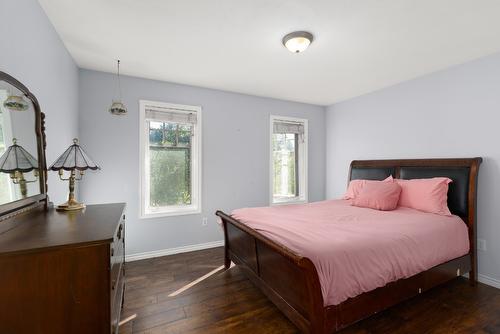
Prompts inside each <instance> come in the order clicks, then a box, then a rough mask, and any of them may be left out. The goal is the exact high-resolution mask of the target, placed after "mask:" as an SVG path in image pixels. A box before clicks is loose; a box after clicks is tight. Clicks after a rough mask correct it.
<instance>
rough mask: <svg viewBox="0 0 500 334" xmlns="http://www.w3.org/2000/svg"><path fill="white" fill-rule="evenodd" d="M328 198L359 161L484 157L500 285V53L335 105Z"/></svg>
mask: <svg viewBox="0 0 500 334" xmlns="http://www.w3.org/2000/svg"><path fill="white" fill-rule="evenodd" d="M326 124H327V168H326V170H327V176H326V184H327V198H336V197H339V196H340V195H341V194H342V193H343V192H344V190H345V186H346V180H347V172H348V166H349V163H350V161H351V160H353V159H381V158H432V157H474V156H482V157H483V158H484V162H483V164H482V166H481V169H480V173H479V174H480V176H479V186H478V190H479V194H478V237H479V238H481V239H484V240H486V245H487V250H486V251H485V252H483V251H480V252H479V271H480V273H481V274H482V276H481V277H482V279H483V280H484V281H488V282H489V283H490V284H496V285H497V286H499V287H500V239H499V236H500V211H499V210H498V206H499V204H498V201H499V198H500V147H499V143H500V131H499V124H500V54H496V55H493V56H489V57H486V58H483V59H480V60H477V61H473V62H469V63H466V64H463V65H460V66H456V67H453V68H450V69H448V70H445V71H441V72H437V73H434V74H431V75H427V76H424V77H421V78H418V79H415V80H412V81H408V82H405V83H402V84H399V85H396V86H393V87H390V88H387V89H384V90H381V91H378V92H375V93H372V94H368V95H365V96H361V97H358V98H354V99H351V100H348V101H345V102H341V103H338V104H335V105H332V106H330V107H328V108H327V116H326Z"/></svg>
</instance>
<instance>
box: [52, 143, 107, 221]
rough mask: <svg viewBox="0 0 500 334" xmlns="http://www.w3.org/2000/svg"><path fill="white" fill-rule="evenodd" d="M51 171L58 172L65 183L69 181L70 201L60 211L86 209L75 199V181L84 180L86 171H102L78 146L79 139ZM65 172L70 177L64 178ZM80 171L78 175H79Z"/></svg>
mask: <svg viewBox="0 0 500 334" xmlns="http://www.w3.org/2000/svg"><path fill="white" fill-rule="evenodd" d="M49 169H50V170H53V171H58V172H59V178H60V179H61V180H63V181H69V197H68V201H67V202H66V203H64V204H61V205H59V206H58V207H57V209H58V210H64V211H70V210H79V209H83V208H84V207H85V204H83V203H79V202H77V201H76V199H75V193H74V192H75V181H79V180H81V179H82V176H83V174H84V171H85V170H87V169H90V170H98V169H101V168H100V167H99V166H98V165H97V164H95V163H94V162H93V161H92V159H90V157H89V156H88V155H87V153H85V151H84V150H83V149H82V148H81V147H80V145H79V144H78V139H76V138H75V139H73V145H71V146H70V147H68V148H67V149H66V151H64V153H63V154H61V156H60V157H59V158H57V160H56V161H55V162H54V163H53V164H52V166H50V167H49ZM64 171H68V172H70V175H69V177H67V178H63V175H64ZM77 171H78V173H77Z"/></svg>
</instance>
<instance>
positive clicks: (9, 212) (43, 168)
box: [0, 71, 48, 221]
mask: <svg viewBox="0 0 500 334" xmlns="http://www.w3.org/2000/svg"><path fill="white" fill-rule="evenodd" d="M0 81H5V82H7V83H9V84H11V85H12V86H14V87H15V88H17V89H18V90H20V91H21V92H22V93H23V95H24V96H25V97H26V98H27V99H29V100H30V101H31V103H33V109H34V112H35V134H36V141H37V153H38V157H37V159H38V170H39V171H40V172H39V176H38V177H39V183H40V194H38V195H33V196H29V197H27V198H23V199H20V200H17V201H13V202H9V203H5V204H1V205H0V221H2V220H5V219H7V218H9V217H12V216H14V215H16V214H19V213H21V212H25V211H28V210H32V209H35V208H39V207H42V206H43V208H44V209H45V210H47V207H48V196H47V162H46V160H45V148H46V146H47V144H46V138H45V114H44V113H43V112H42V111H41V110H40V104H38V100H37V98H36V97H35V95H33V93H31V92H30V90H29V89H28V88H27V87H26V86H25V85H23V84H22V83H21V82H20V81H19V80H17V79H16V78H14V77H12V76H11V75H9V74H7V73H5V72H2V71H0Z"/></svg>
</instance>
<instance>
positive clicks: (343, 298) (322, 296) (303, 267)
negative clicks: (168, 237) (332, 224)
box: [216, 158, 482, 333]
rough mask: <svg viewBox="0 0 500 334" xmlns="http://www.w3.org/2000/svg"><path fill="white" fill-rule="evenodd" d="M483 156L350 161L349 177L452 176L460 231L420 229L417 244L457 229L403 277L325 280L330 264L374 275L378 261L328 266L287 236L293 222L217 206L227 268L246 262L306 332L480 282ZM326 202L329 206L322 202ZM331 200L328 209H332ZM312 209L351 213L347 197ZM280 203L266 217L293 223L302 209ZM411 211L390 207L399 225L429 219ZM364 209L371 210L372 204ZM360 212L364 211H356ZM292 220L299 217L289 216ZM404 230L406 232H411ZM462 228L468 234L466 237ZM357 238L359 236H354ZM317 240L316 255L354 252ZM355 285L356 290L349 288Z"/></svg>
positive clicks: (330, 329) (451, 198)
mask: <svg viewBox="0 0 500 334" xmlns="http://www.w3.org/2000/svg"><path fill="white" fill-rule="evenodd" d="M481 161H482V159H481V158H470V159H413V160H358V161H353V162H352V163H351V166H350V170H349V180H354V179H370V180H383V179H385V178H386V177H388V176H390V175H393V176H394V177H395V178H401V179H415V178H430V177H438V176H441V177H448V178H450V179H452V180H453V182H452V183H451V184H450V187H449V191H448V207H449V209H450V211H451V213H452V214H453V215H456V216H458V217H460V219H459V218H457V217H454V218H453V219H455V220H454V221H453V224H454V225H453V226H454V231H455V232H453V231H440V230H439V229H432V228H429V229H427V230H426V231H425V233H423V232H422V233H421V234H420V235H416V236H415V240H414V242H419V243H420V242H424V241H426V240H429V242H430V240H431V239H432V238H433V237H434V236H437V235H438V233H449V235H450V236H452V237H450V238H449V241H450V244H449V245H448V246H449V247H445V248H442V249H441V250H439V249H438V248H435V249H433V252H434V253H437V255H442V256H441V257H440V256H436V257H434V258H433V259H432V261H427V262H425V263H424V262H422V263H418V264H417V265H416V266H413V267H411V268H406V269H404V270H403V272H402V275H400V276H399V277H403V278H400V279H397V280H395V281H393V280H392V279H391V277H390V275H388V276H387V277H384V278H381V279H379V280H378V281H376V282H375V283H374V284H371V285H370V281H373V279H367V280H365V281H355V284H351V286H349V285H346V286H340V283H339V282H344V283H345V281H346V280H345V279H344V280H342V279H337V281H335V280H334V281H333V282H334V283H332V282H331V281H328V282H327V281H326V280H325V277H326V276H325V268H327V269H328V270H326V271H327V272H329V274H330V275H331V276H332V275H333V276H335V277H337V278H338V277H340V278H342V277H341V276H339V275H340V274H341V273H342V274H343V273H346V272H347V273H348V274H349V275H351V277H354V276H352V275H355V274H356V273H357V274H358V275H359V274H360V273H363V271H364V272H365V273H366V274H367V275H368V274H369V273H371V272H373V268H370V262H369V261H368V262H366V261H365V262H363V261H362V260H360V262H358V263H356V266H355V267H356V268H355V270H354V271H353V270H350V269H349V268H347V266H346V263H349V262H342V261H333V260H332V261H331V263H329V266H326V267H325V266H322V264H321V262H318V261H319V260H318V258H317V257H316V256H315V253H314V252H311V251H309V252H307V251H306V249H304V248H301V246H300V242H299V243H287V238H288V239H289V238H290V237H291V235H292V234H293V233H294V232H296V231H294V230H293V228H291V227H290V228H288V227H287V229H286V230H283V231H282V232H281V231H280V230H279V229H277V230H276V229H275V230H269V228H268V226H267V227H266V226H264V225H259V223H261V222H262V221H259V220H258V219H256V220H255V221H251V219H250V218H248V217H247V216H245V211H235V214H234V216H231V215H228V214H226V213H224V212H221V211H217V213H216V214H217V216H219V217H220V218H221V220H222V224H223V229H224V238H225V263H224V265H225V267H226V268H229V267H230V264H231V261H232V262H234V263H236V264H237V265H239V266H241V268H242V269H243V270H244V272H245V273H246V275H247V276H248V278H249V279H250V280H251V281H252V282H253V283H254V284H255V285H256V286H257V287H258V288H260V289H261V291H262V292H263V293H264V294H265V295H266V296H267V297H268V298H269V299H270V300H271V301H272V302H273V303H274V304H275V305H276V306H277V307H278V308H279V309H280V310H281V311H282V312H283V313H284V314H285V315H286V316H287V317H288V318H289V319H290V320H291V321H292V322H293V323H294V324H295V325H296V326H297V327H298V328H299V329H301V330H302V331H303V332H306V333H335V332H337V331H339V330H341V329H343V328H345V327H346V326H348V325H350V324H352V323H354V322H356V321H359V320H361V319H363V318H366V317H368V316H370V315H372V314H374V313H377V312H379V311H382V310H384V309H386V308H388V307H390V306H392V305H395V304H397V303H399V302H401V301H403V300H406V299H409V298H411V297H413V296H416V295H418V294H420V293H423V292H425V291H426V290H429V289H431V288H433V287H435V286H437V285H439V284H442V283H445V282H447V281H449V280H451V279H453V278H455V277H457V276H461V275H463V274H465V273H468V274H469V280H470V283H471V284H472V285H474V284H476V281H477V256H476V243H475V240H476V235H475V231H476V191H477V190H476V189H477V176H478V169H479V165H480V163H481ZM321 205H322V206H324V208H323V207H320V206H321ZM327 207H328V209H326V208H327ZM307 208H308V210H309V211H310V214H311V215H316V216H312V217H315V220H318V221H320V220H321V215H325V217H328V215H332V214H334V213H335V212H342V213H343V214H345V215H346V216H350V212H349V211H348V210H349V208H348V203H345V201H332V202H331V203H328V202H320V203H313V204H310V205H309V206H307ZM358 209H361V208H358ZM280 210H281V209H273V208H270V209H265V210H263V211H262V214H263V216H262V217H265V218H266V219H267V220H269V219H270V217H271V218H272V217H275V221H276V225H277V226H279V224H285V223H286V221H287V220H290V221H291V222H292V221H294V220H295V218H296V217H298V214H297V215H295V216H294V213H293V212H291V213H290V212H289V211H286V212H288V216H287V214H285V213H283V214H280ZM328 210H330V211H328ZM332 210H333V211H332ZM345 210H347V211H345ZM361 210H371V209H361ZM408 210H411V209H408ZM408 210H405V209H402V210H401V209H397V210H396V212H393V213H390V217H391V219H392V222H393V224H397V223H398V220H405V221H409V217H417V218H416V219H417V220H419V222H420V223H422V222H425V221H426V220H427V219H428V218H426V216H425V215H423V216H418V214H413V213H412V212H408ZM283 212H285V211H283ZM346 212H347V213H346ZM366 213H367V214H368V211H366ZM377 214H378V213H377ZM377 214H375V216H372V214H369V215H368V216H369V219H371V220H372V221H376V219H377V216H376V215H377ZM273 215H274V216H273ZM427 215H430V214H427ZM361 216H363V215H361ZM238 217H239V219H238ZM448 218H450V217H448ZM356 219H361V218H359V217H356ZM367 219H368V218H367ZM374 219H375V220H374ZM429 219H431V218H429ZM450 219H451V218H450ZM320 223H321V222H320ZM320 223H318V224H320ZM417 223H418V222H417ZM415 224H416V223H415ZM436 224H437V223H436ZM440 224H441V225H442V226H444V225H451V223H450V224H445V223H440ZM460 224H462V225H460ZM290 225H293V224H292V223H290ZM405 225H410V224H405ZM346 226H347V225H346ZM394 226H396V225H394ZM429 226H430V225H429ZM282 227H285V225H282ZM464 227H465V228H464ZM315 228H316V229H320V228H321V227H318V226H315V224H311V229H312V230H311V234H314V233H312V232H315V230H314V229H315ZM396 230H397V229H396ZM422 230H423V229H422ZM359 231H361V230H359ZM359 231H358V232H359ZM350 232H351V233H353V235H356V233H357V231H350ZM403 232H404V233H407V232H408V231H403ZM403 232H402V233H403ZM287 233H288V235H287ZM290 233H292V234H290ZM404 233H403V234H404ZM453 233H456V234H453ZM316 234H318V233H316ZM358 234H359V233H358ZM464 234H465V238H464V237H463V235H464ZM339 235H340V233H339ZM399 235H401V234H399ZM292 236H293V235H292ZM328 236H329V237H332V238H333V237H334V236H335V233H334V232H332V231H330V234H328ZM395 236H397V234H394V235H393V236H392V237H394V238H395ZM316 237H317V235H316ZM342 237H344V236H342ZM280 238H281V239H280ZM356 238H359V237H358V236H356ZM299 239H300V238H299ZM299 239H298V240H299ZM308 240H309V241H308ZM311 240H316V239H308V238H307V237H304V238H303V241H304V245H302V246H304V247H305V246H306V244H307V242H311ZM455 243H456V245H455ZM464 243H466V244H464ZM467 243H468V245H467ZM316 244H317V245H319V246H318V247H316V248H317V253H316V254H318V253H319V252H321V251H322V250H325V249H327V250H328V251H331V252H332V254H333V253H340V252H344V253H345V255H349V254H351V253H354V251H355V250H352V251H351V250H348V247H349V246H348V245H349V244H346V246H345V247H346V248H345V249H342V248H338V247H339V246H338V245H337V246H336V247H337V248H336V249H335V248H332V249H328V248H327V247H328V243H327V242H325V238H323V240H322V241H318V242H317V243H316ZM434 244H435V245H434V246H429V247H437V244H436V243H434ZM430 245H432V244H430ZM320 246H321V247H323V248H321V247H320ZM452 246H456V247H452ZM371 247H377V246H376V244H375V245H371ZM394 247H396V245H394ZM318 249H319V251H318ZM375 249H377V250H380V252H379V253H380V256H382V259H383V257H384V256H387V257H389V256H390V252H389V250H385V251H383V250H382V248H380V249H378V248H375ZM395 249H397V248H395ZM395 249H392V251H393V252H394V250H395ZM445 249H449V250H450V251H449V252H448V253H447V254H444V252H443V250H445ZM307 255H309V256H307ZM379 260H380V259H379ZM318 266H319V267H318ZM318 268H319V269H318ZM349 270H350V271H349ZM349 275H347V276H349ZM344 278H345V277H344ZM325 282H327V283H325ZM335 282H337V283H335ZM328 284H330V286H333V288H332V289H328V286H329V285H328ZM332 284H333V285H332ZM336 285H338V286H336ZM346 287H347V288H346ZM353 287H355V288H353ZM335 288H338V289H335ZM349 288H351V289H350V290H349Z"/></svg>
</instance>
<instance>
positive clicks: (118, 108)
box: [109, 59, 127, 115]
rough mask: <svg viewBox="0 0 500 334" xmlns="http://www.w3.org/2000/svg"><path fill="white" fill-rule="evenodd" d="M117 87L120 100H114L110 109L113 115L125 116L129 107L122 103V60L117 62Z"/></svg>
mask: <svg viewBox="0 0 500 334" xmlns="http://www.w3.org/2000/svg"><path fill="white" fill-rule="evenodd" d="M116 76H117V81H118V82H117V86H118V100H113V102H112V103H111V107H109V112H110V113H112V114H113V115H125V114H126V113H127V107H125V105H124V104H123V103H122V87H121V84H120V60H119V59H118V60H117V73H116Z"/></svg>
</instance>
